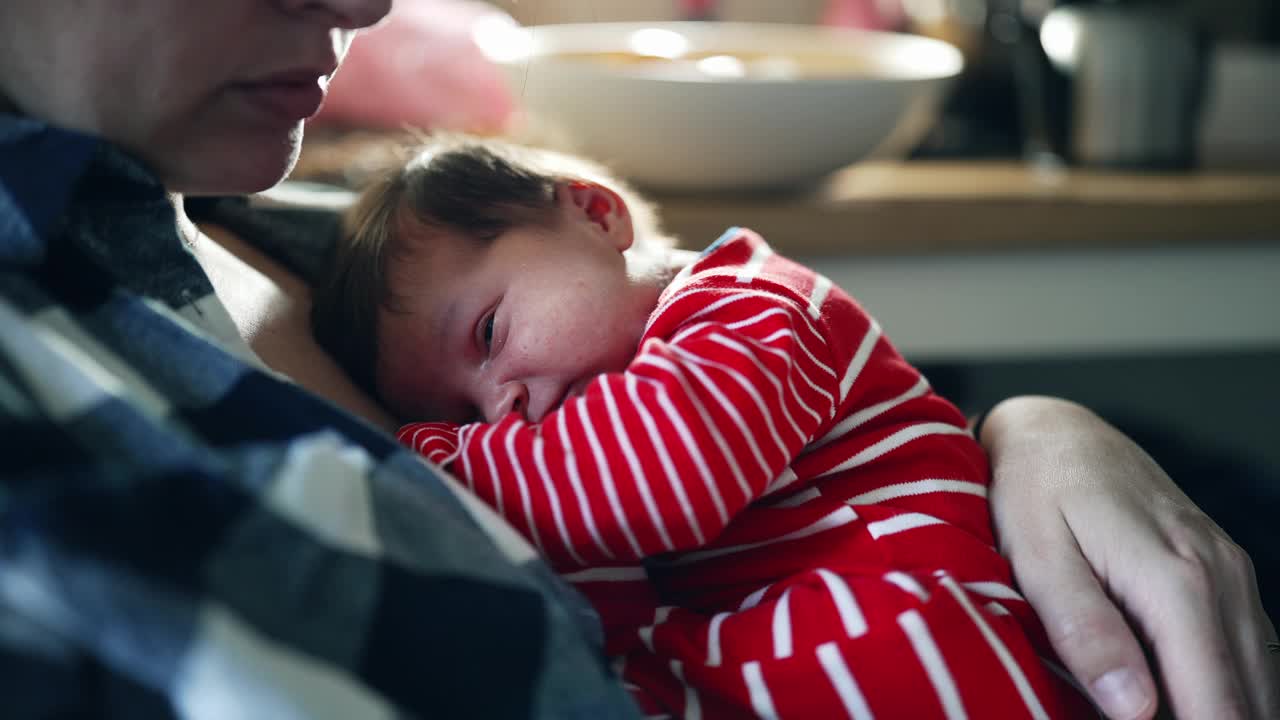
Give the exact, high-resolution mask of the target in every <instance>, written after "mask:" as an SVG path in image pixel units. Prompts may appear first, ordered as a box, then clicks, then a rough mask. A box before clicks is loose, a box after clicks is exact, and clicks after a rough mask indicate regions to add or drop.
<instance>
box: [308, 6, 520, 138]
mask: <svg viewBox="0 0 1280 720" xmlns="http://www.w3.org/2000/svg"><path fill="white" fill-rule="evenodd" d="M495 15H496V16H498V17H499V18H501V19H504V20H508V21H510V22H512V23H513V24H514V22H515V21H514V20H511V19H510V17H509V16H507V15H506V13H503V12H502V11H501V10H499V9H497V8H495V7H493V6H492V5H488V4H486V3H483V2H473V1H470V0H397V1H396V3H395V6H394V8H393V9H392V11H391V14H390V16H389V17H388V18H387V19H386V20H385V21H384V22H383V23H382V24H381V25H378V26H377V27H375V28H373V29H372V30H369V31H368V32H364V33H361V34H359V35H357V36H356V39H355V41H354V42H353V43H352V44H351V51H350V52H349V53H348V54H347V59H346V61H345V62H344V63H343V64H342V69H341V70H340V71H339V72H338V74H337V75H335V76H334V78H333V82H332V83H331V84H330V86H329V96H328V99H327V100H326V101H325V104H324V107H323V108H321V110H320V113H319V114H318V115H316V116H315V118H313V119H312V121H311V122H312V123H313V124H316V125H344V126H359V127H369V128H402V127H405V126H409V127H415V128H422V129H436V128H440V129H450V130H468V131H472V132H497V131H500V130H501V129H503V127H504V126H505V125H506V123H507V121H508V120H509V119H510V117H511V113H512V111H513V109H514V103H513V101H512V98H511V94H510V92H509V91H508V89H507V85H506V81H505V80H504V79H503V76H502V74H501V72H500V71H499V70H498V68H497V67H496V66H494V65H493V63H492V62H490V61H489V60H488V59H487V58H486V57H485V56H484V55H483V54H482V53H481V52H480V49H479V48H478V47H477V46H476V43H475V41H474V40H472V35H471V29H472V27H473V26H474V25H475V23H476V22H477V21H479V20H482V19H484V18H492V17H493V16H495Z"/></svg>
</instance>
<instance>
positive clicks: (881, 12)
mask: <svg viewBox="0 0 1280 720" xmlns="http://www.w3.org/2000/svg"><path fill="white" fill-rule="evenodd" d="M902 20H903V14H902V3H901V2H899V0H830V1H829V2H828V3H827V9H826V11H824V12H823V14H822V24H823V25H832V26H835V27H850V28H860V29H862V30H896V29H898V28H899V27H900V26H901V25H902Z"/></svg>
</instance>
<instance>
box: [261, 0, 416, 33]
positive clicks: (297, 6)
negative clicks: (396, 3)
mask: <svg viewBox="0 0 1280 720" xmlns="http://www.w3.org/2000/svg"><path fill="white" fill-rule="evenodd" d="M392 2H393V0H276V4H278V5H279V6H280V8H281V9H282V10H284V11H285V12H288V13H295V14H297V13H311V14H315V15H323V16H325V21H326V22H327V23H330V24H332V25H333V26H334V27H338V28H342V29H344V30H356V29H358V28H362V27H368V26H370V25H373V24H374V23H376V22H378V21H379V20H381V19H382V18H383V17H385V16H386V14H387V13H389V12H391V3H392Z"/></svg>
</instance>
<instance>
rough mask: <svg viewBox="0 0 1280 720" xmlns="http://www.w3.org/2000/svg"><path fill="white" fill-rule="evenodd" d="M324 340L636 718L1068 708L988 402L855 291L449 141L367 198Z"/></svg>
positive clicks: (573, 163)
mask: <svg viewBox="0 0 1280 720" xmlns="http://www.w3.org/2000/svg"><path fill="white" fill-rule="evenodd" d="M348 220H349V224H348V229H349V232H347V233H346V235H347V237H346V238H345V239H344V242H343V243H342V244H341V246H340V249H339V250H338V251H337V254H336V256H335V258H334V259H333V263H332V268H331V274H330V276H329V278H328V279H327V281H326V283H325V284H324V286H323V287H321V288H320V289H319V292H318V293H317V298H316V305H315V308H314V321H315V329H316V333H317V336H318V337H319V338H320V339H321V342H322V343H324V344H325V345H326V346H327V348H328V349H329V350H330V351H331V352H332V353H333V354H334V355H335V356H336V357H337V358H338V359H339V360H340V361H341V362H342V363H343V364H344V365H345V366H346V368H347V369H348V370H349V371H350V372H351V373H352V375H353V376H354V377H355V378H356V379H357V381H359V382H361V383H363V384H364V385H365V386H366V387H367V388H369V389H371V390H373V391H374V392H376V394H377V395H378V397H380V398H381V399H382V401H383V402H384V403H385V404H386V405H387V406H388V407H389V408H390V409H391V410H392V411H393V412H394V413H396V414H397V415H398V416H399V417H400V418H402V419H404V420H414V422H409V423H408V424H406V425H405V426H404V427H403V428H402V429H401V430H400V432H399V437H400V439H401V440H402V441H403V442H404V443H405V444H407V445H408V446H410V447H412V448H414V449H416V450H417V451H418V452H420V453H421V454H422V455H423V456H424V457H425V458H426V459H427V460H429V461H431V462H434V463H437V464H439V465H441V466H443V467H446V468H447V469H449V470H450V471H452V472H453V473H455V474H456V475H457V476H459V477H460V478H461V479H462V480H463V481H464V482H465V484H466V486H467V487H468V488H469V489H470V491H471V492H472V493H474V494H475V495H476V496H477V497H478V498H480V499H481V500H483V501H484V502H485V503H487V504H489V505H490V506H492V507H493V508H494V509H496V510H497V511H498V512H499V513H501V514H502V515H503V516H504V517H505V518H506V519H507V520H508V521H509V522H510V523H511V525H512V526H513V527H515V528H516V529H517V530H518V531H519V532H521V533H522V534H523V535H524V536H525V537H527V538H528V539H529V540H530V541H532V542H533V543H534V545H536V547H537V548H538V549H539V550H540V551H541V552H542V553H543V555H544V556H545V557H546V558H547V559H548V560H549V561H550V563H551V564H552V566H553V567H554V568H555V570H556V571H557V572H558V573H560V574H561V575H562V576H563V577H564V578H565V579H566V580H568V581H569V582H571V583H572V584H573V585H575V586H576V587H577V588H578V589H579V590H580V591H581V592H582V593H583V594H584V595H585V596H586V597H587V598H588V599H589V600H590V601H591V603H592V605H593V606H594V607H595V608H596V609H597V611H598V612H599V615H600V617H601V619H602V621H603V624H604V629H605V637H606V651H607V652H608V654H609V656H610V657H611V658H614V662H615V664H616V665H617V667H618V668H619V672H620V674H621V677H622V678H623V682H625V683H626V684H627V687H628V688H629V689H630V690H631V691H632V693H633V694H634V697H635V698H636V701H637V703H638V704H639V706H640V708H641V709H642V710H643V711H644V712H645V713H646V714H648V715H651V716H661V715H667V716H675V717H685V718H737V717H764V718H828V717H852V718H871V717H881V718H885V717H888V718H933V717H938V718H962V717H990V718H1022V717H1026V718H1066V717H1081V716H1090V715H1092V712H1091V711H1090V708H1089V705H1088V703H1087V701H1085V700H1084V696H1083V695H1082V694H1080V693H1079V692H1078V691H1077V690H1076V689H1075V688H1074V687H1073V686H1072V685H1071V684H1069V682H1068V681H1066V680H1064V679H1063V677H1061V676H1059V674H1058V673H1056V672H1055V671H1054V668H1053V666H1052V663H1053V659H1052V657H1053V656H1052V651H1051V650H1050V648H1049V645H1048V643H1047V641H1046V639H1045V637H1044V634H1043V630H1042V629H1041V628H1040V626H1039V624H1038V622H1037V620H1036V617H1035V615H1034V613H1033V612H1032V610H1031V608H1030V606H1029V605H1028V604H1027V603H1026V602H1025V601H1024V600H1023V599H1022V597H1021V596H1020V595H1019V594H1018V592H1017V591H1016V590H1015V589H1014V588H1013V586H1012V578H1011V576H1010V571H1009V568H1008V566H1007V564H1006V562H1005V561H1004V559H1003V558H1001V557H1000V556H999V554H998V553H997V552H996V550H995V548H994V544H995V543H994V540H993V537H992V530H991V524H990V517H989V514H988V509H987V502H986V495H987V482H988V468H987V462H986V458H985V456H984V454H983V452H982V449H981V448H980V447H979V445H978V444H977V443H976V442H975V441H974V439H973V437H972V435H971V434H970V433H969V432H968V430H967V429H966V422H965V418H964V417H963V416H962V414H961V413H960V412H959V411H958V410H957V409H956V408H955V407H954V406H953V405H951V404H950V403H949V402H947V401H946V400H944V399H943V398H941V397H939V396H938V395H937V394H936V393H934V392H933V391H932V389H931V388H930V386H929V384H928V382H926V380H925V379H924V378H923V377H922V376H921V375H920V373H919V372H917V371H916V370H915V369H914V368H912V367H911V366H910V365H909V364H907V363H906V362H905V361H904V360H903V359H902V357H900V356H899V354H898V353H897V352H896V351H895V350H894V348H893V346H892V345H891V344H890V342H889V341H888V340H887V339H886V338H885V336H884V335H883V334H882V333H881V330H880V327H879V326H878V325H877V324H876V323H875V321H874V320H873V319H872V318H871V317H869V316H868V315H867V314H866V313H865V312H864V311H863V310H862V308H861V307H859V305H858V304H857V302H855V301H854V300H853V299H852V298H851V297H850V296H849V295H848V294H847V293H846V292H844V291H843V290H841V289H840V288H839V287H836V286H834V285H833V284H832V283H831V282H830V281H829V280H828V279H827V278H825V277H823V276H822V275H820V274H818V273H816V272H814V271H813V270H810V269H808V268H806V267H803V266H801V265H799V264H797V263H795V262H792V261H790V260H788V259H786V258H784V257H781V256H779V255H777V254H775V253H774V252H773V251H772V250H771V249H770V248H769V245H768V244H767V243H766V242H765V240H763V239H762V238H761V237H760V236H759V235H757V234H755V233H754V232H752V231H750V230H747V229H744V228H732V229H730V230H728V231H726V232H725V233H724V235H723V236H721V237H720V239H718V240H716V241H715V242H713V243H712V244H711V245H709V246H708V247H707V248H706V249H705V250H703V251H701V252H699V253H693V252H689V251H686V250H677V249H675V247H674V245H673V243H672V242H671V241H670V240H668V239H667V238H665V237H664V236H663V235H662V234H661V232H660V231H659V229H658V226H657V222H656V220H655V215H654V213H653V211H652V210H651V208H650V207H649V206H648V205H646V204H645V203H644V202H643V201H642V200H641V199H640V198H639V197H638V196H636V195H635V194H634V193H633V192H632V191H631V190H629V189H628V188H627V187H625V185H623V184H622V183H620V182H618V181H617V180H616V179H613V178H611V177H609V176H608V175H607V174H606V173H605V172H604V171H603V170H602V169H600V168H599V167H596V166H595V165H593V164H591V163H589V162H587V161H585V160H583V159H581V158H577V157H573V156H569V155H565V154H561V153H556V152H551V151H546V150H538V149H533V148H527V147H521V146H517V145H514V144H509V143H506V142H501V141H496V140H490V139H476V138H468V137H460V136H451V137H439V138H435V139H433V140H431V141H428V142H427V143H426V144H425V145H424V146H423V147H421V148H419V149H417V150H416V152H415V153H414V155H413V157H412V159H411V160H409V161H408V162H407V163H405V164H404V166H403V167H401V168H399V169H397V171H396V172H394V173H391V174H389V175H387V176H386V177H385V178H383V179H382V180H380V181H379V182H377V183H375V184H374V185H373V186H372V187H370V188H369V189H367V190H366V191H365V192H364V194H363V195H362V197H361V199H360V201H359V202H358V204H357V205H356V207H355V208H354V209H353V211H352V213H351V214H350V216H349V218H348Z"/></svg>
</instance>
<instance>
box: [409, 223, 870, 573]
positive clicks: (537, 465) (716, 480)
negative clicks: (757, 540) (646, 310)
mask: <svg viewBox="0 0 1280 720" xmlns="http://www.w3.org/2000/svg"><path fill="white" fill-rule="evenodd" d="M759 254H765V255H766V257H767V256H769V255H771V253H769V251H768V248H767V246H765V245H764V244H763V242H759V243H730V244H727V245H724V246H721V247H719V248H718V249H717V250H716V252H715V253H712V254H710V255H708V256H704V259H703V261H700V262H699V264H698V265H696V266H695V267H694V268H693V269H692V272H691V273H690V276H689V277H688V278H687V279H686V280H685V282H683V283H682V284H681V286H680V288H679V289H678V290H677V291H675V292H669V293H668V294H667V295H666V296H664V298H663V300H662V302H661V303H660V306H659V307H658V309H657V310H656V311H655V313H654V315H653V316H652V318H651V320H650V328H649V330H648V331H647V332H646V335H645V339H644V340H643V342H642V344H641V347H640V350H639V352H638V354H637V356H636V357H635V358H634V360H633V361H632V362H631V364H630V365H629V366H628V367H627V369H626V370H625V372H622V373H615V374H608V375H602V376H600V377H598V378H596V379H595V380H594V381H593V382H592V383H591V384H590V385H589V386H588V387H587V388H586V390H585V391H584V393H583V394H582V395H581V396H579V397H577V398H573V399H571V400H570V401H568V402H566V403H565V404H564V406H562V407H561V408H559V409H558V410H556V411H554V412H552V413H550V414H548V415H547V416H546V417H545V418H543V420H542V421H541V422H540V423H538V424H530V423H527V422H525V421H524V420H523V419H522V418H521V417H520V416H518V415H516V414H511V415H509V416H507V417H506V418H504V419H502V420H501V421H499V422H497V423H493V424H473V425H467V426H463V427H461V428H456V427H453V426H449V425H441V424H413V425H408V426H406V427H405V428H403V429H402V430H401V431H400V438H401V440H402V441H403V442H406V443H407V444H409V445H411V446H412V447H414V448H417V449H419V450H420V452H423V453H425V454H426V455H427V456H428V458H430V459H434V460H435V461H437V462H442V463H446V464H449V465H450V466H451V468H452V469H453V470H455V471H456V472H458V473H459V474H460V475H461V476H462V477H463V478H464V479H465V480H466V481H467V483H468V485H469V487H470V489H471V490H472V491H473V492H475V493H476V494H477V495H479V496H480V497H481V498H482V499H483V500H485V501H486V502H487V503H489V504H490V505H491V506H493V507H494V508H495V509H497V510H498V512H499V513H501V514H502V515H503V516H504V517H506V518H507V519H508V520H509V521H510V522H511V523H512V524H513V525H514V526H515V527H516V528H517V529H518V530H520V531H521V532H522V533H523V534H525V535H526V536H527V537H529V538H530V539H531V540H532V541H533V542H534V543H535V544H536V545H537V546H538V547H539V549H540V550H541V551H542V552H543V553H545V554H546V555H547V556H548V557H550V558H551V559H552V560H553V565H555V566H556V567H558V568H561V569H564V568H570V567H580V566H585V565H595V564H602V563H610V562H618V561H634V560H636V559H639V558H643V557H647V556H651V555H656V554H660V553H666V552H673V551H681V550H687V549H691V548H695V547H700V546H703V545H705V544H707V543H708V542H710V541H712V540H713V539H714V538H715V537H716V536H717V535H718V534H719V533H720V532H721V531H722V530H723V529H724V528H725V527H726V525H727V524H728V523H729V521H730V520H731V519H732V518H733V517H734V516H735V515H736V514H737V513H738V512H739V511H741V509H742V508H743V507H745V506H746V505H747V504H748V503H750V502H752V501H753V500H755V499H756V498H759V497H760V496H761V495H762V494H764V493H765V492H766V490H767V489H768V488H769V487H770V485H771V484H772V483H774V482H775V481H776V480H779V479H780V478H781V479H785V477H784V476H785V473H786V472H787V468H788V466H789V465H790V463H791V462H792V460H793V459H794V458H795V457H796V455H797V454H799V452H800V451H801V449H802V448H804V447H805V445H806V444H807V443H808V442H809V441H810V440H811V439H812V438H813V436H814V434H815V432H816V431H817V430H818V428H819V427H820V426H821V425H823V424H824V423H826V422H828V421H829V420H830V419H831V418H832V416H833V415H834V412H835V408H836V404H837V403H838V402H839V398H840V392H839V379H838V376H837V373H836V370H835V369H834V364H833V362H832V358H831V353H830V349H829V348H828V344H827V341H826V339H825V337H824V334H823V332H822V331H820V330H819V327H818V325H817V322H816V319H815V316H813V315H811V314H810V312H809V303H808V302H807V299H806V298H803V297H801V296H800V295H798V294H797V293H796V292H795V290H794V289H793V288H791V287H789V283H784V282H778V281H775V280H771V279H769V278H768V277H767V276H766V275H762V274H760V273H758V272H757V273H755V274H753V275H752V276H751V278H750V279H749V280H748V281H745V282H740V281H739V279H740V278H742V277H743V275H744V274H745V273H751V272H753V271H752V264H753V262H756V260H754V259H753V258H756V256H757V255H759ZM739 255H740V257H739ZM761 267H763V266H761ZM794 267H799V266H794ZM810 285H812V281H810ZM843 320H847V321H848V322H849V323H860V324H861V325H862V328H861V330H863V331H865V329H866V327H867V326H868V325H869V324H870V319H869V318H867V317H866V316H863V315H859V316H857V317H849V318H844V319H843ZM849 329H850V331H851V332H855V333H856V332H859V330H860V329H859V328H858V327H850V328H849Z"/></svg>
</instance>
